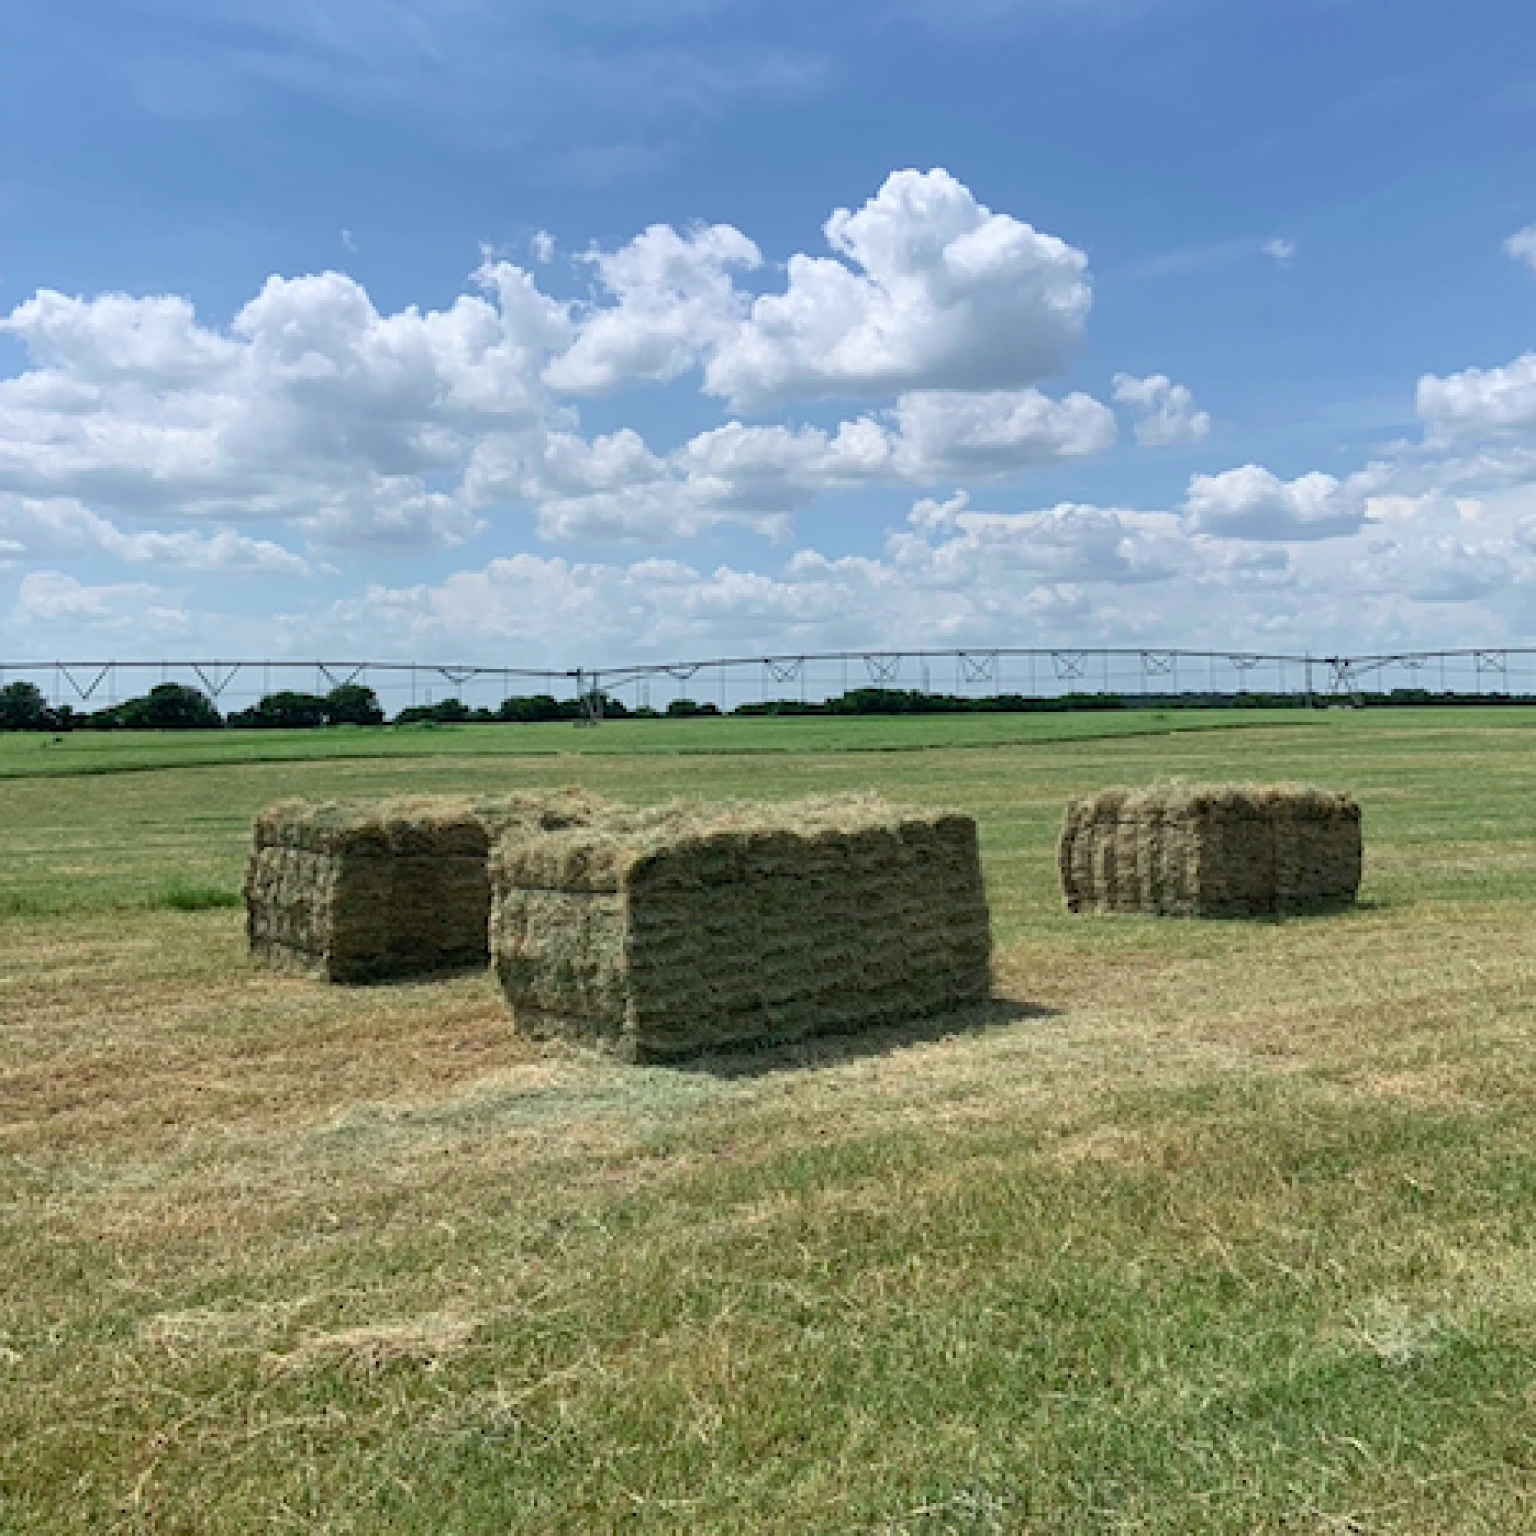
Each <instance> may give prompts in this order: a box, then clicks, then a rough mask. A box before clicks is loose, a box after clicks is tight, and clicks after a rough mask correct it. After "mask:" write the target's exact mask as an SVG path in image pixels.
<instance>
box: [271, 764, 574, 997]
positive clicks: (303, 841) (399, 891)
mask: <svg viewBox="0 0 1536 1536" xmlns="http://www.w3.org/2000/svg"><path fill="white" fill-rule="evenodd" d="M603 810H604V805H603V802H601V801H599V800H597V799H596V798H594V797H593V796H590V795H587V794H585V793H584V792H583V791H581V790H574V789H572V790H556V791H551V792H547V793H542V792H530V793H520V794H511V795H503V796H497V797H488V798H483V799H479V800H472V799H467V798H465V799H449V798H442V797H433V798H419V799H399V800H386V801H380V802H372V803H358V802H334V801H333V802H328V803H321V804H316V803H312V802H310V801H305V800H290V801H285V802H284V803H282V804H280V805H274V806H271V807H269V808H268V809H267V810H265V811H263V812H262V813H261V815H260V816H259V817H257V819H256V829H255V838H254V846H253V847H252V850H251V859H250V864H249V866H248V868H247V871H246V878H245V892H244V894H245V909H246V933H247V936H248V938H249V941H250V949H251V953H252V954H253V955H254V956H256V957H257V958H258V959H260V960H263V961H265V962H266V963H267V964H269V965H271V966H273V967H275V968H277V969H281V970H294V971H301V972H304V973H306V974H309V975H316V976H321V977H324V978H325V979H326V980H329V981H336V982H368V981H382V980H387V979H389V978H393V977H401V976H412V975H423V974H428V973H431V972H434V971H447V970H458V969H465V968H468V967H473V966H483V965H485V964H486V962H487V960H488V957H489V943H488V938H487V928H488V922H489V918H490V905H491V890H490V877H489V873H488V871H487V867H486V866H487V857H488V854H489V851H490V847H491V845H492V843H493V842H494V841H495V840H496V839H497V838H498V837H501V836H503V835H505V834H506V833H507V832H509V831H515V830H518V829H522V830H526V831H545V830H551V829H554V828H557V827H569V826H573V825H577V824H580V823H582V822H586V821H590V820H592V819H594V818H595V817H597V816H599V815H600V814H602V812H603Z"/></svg>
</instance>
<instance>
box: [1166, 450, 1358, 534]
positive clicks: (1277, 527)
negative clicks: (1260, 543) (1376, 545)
mask: <svg viewBox="0 0 1536 1536" xmlns="http://www.w3.org/2000/svg"><path fill="white" fill-rule="evenodd" d="M1184 511H1185V517H1186V520H1187V522H1188V525H1189V527H1190V529H1191V530H1192V531H1193V532H1196V533H1209V534H1215V535H1218V536H1220V537H1222V538H1229V539H1277V540H1282V541H1283V540H1292V539H1336V538H1342V537H1345V536H1347V535H1349V534H1353V533H1358V532H1359V531H1360V529H1361V527H1362V526H1363V525H1364V522H1365V511H1366V509H1365V498H1364V497H1363V496H1362V495H1361V494H1359V492H1358V490H1357V489H1356V488H1355V487H1354V486H1352V485H1351V484H1349V483H1348V482H1341V481H1339V480H1337V479H1335V478H1334V476H1332V475H1325V474H1321V473H1318V472H1315V471H1314V472H1313V473H1312V474H1308V475H1302V476H1301V477H1300V478H1298V479H1296V480H1281V479H1279V478H1278V477H1277V476H1275V475H1273V474H1271V473H1270V472H1269V470H1267V469H1261V468H1260V467H1259V466H1258V465H1257V464H1247V465H1244V466H1243V468H1241V469H1229V470H1227V471H1226V472H1225V473H1224V474H1220V475H1196V476H1195V477H1194V478H1193V479H1192V480H1191V481H1190V483H1189V495H1188V497H1187V498H1186V500H1185V503H1184Z"/></svg>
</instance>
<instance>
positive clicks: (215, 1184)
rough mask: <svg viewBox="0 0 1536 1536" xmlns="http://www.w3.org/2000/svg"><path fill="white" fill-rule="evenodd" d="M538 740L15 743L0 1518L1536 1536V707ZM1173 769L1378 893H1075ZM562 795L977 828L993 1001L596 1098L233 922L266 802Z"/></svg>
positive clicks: (497, 1015) (446, 1007) (585, 1071)
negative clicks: (1298, 817) (1234, 914)
mask: <svg viewBox="0 0 1536 1536" xmlns="http://www.w3.org/2000/svg"><path fill="white" fill-rule="evenodd" d="M1187 721H1196V722H1199V723H1202V724H1204V725H1205V726H1207V728H1206V729H1202V730H1199V731H1192V732H1183V731H1179V732H1174V733H1170V731H1169V726H1170V725H1183V724H1185V723H1186V722H1187ZM1227 724H1240V725H1243V726H1245V727H1247V728H1245V729H1240V730H1229V729H1221V728H1219V727H1221V726H1224V725H1227ZM1212 726H1214V727H1218V728H1216V729H1211V728H1209V727H1212ZM908 727H911V728H912V729H907V728H908ZM982 727H985V728H987V729H988V730H993V729H995V732H996V734H991V735H988V734H986V733H985V732H984V731H981V728H982ZM1068 728H1069V729H1068ZM1090 728H1096V730H1097V734H1095V733H1094V729H1090ZM1106 728H1107V729H1106ZM523 729H524V728H509V729H507V730H506V731H501V730H499V729H498V728H496V727H490V728H468V729H467V730H466V731H464V732H462V733H460V732H441V733H439V732H433V733H419V734H418V735H416V736H415V737H405V738H404V739H405V740H407V741H410V742H412V743H413V745H414V744H415V743H422V744H424V745H422V746H421V747H420V749H419V750H418V751H417V753H416V755H408V754H407V753H406V751H405V749H404V748H397V746H396V745H395V744H394V743H396V742H397V741H398V740H400V739H401V738H396V737H390V736H388V735H387V734H386V735H384V736H382V737H381V738H380V740H381V741H384V742H386V743H389V744H390V745H389V748H388V755H380V756H377V757H373V758H346V757H331V756H325V757H323V758H321V759H319V760H315V761H311V762H307V763H305V762H239V761H235V762H221V763H219V764H215V765H208V766H190V765H188V759H187V757H186V756H181V757H178V754H192V755H193V757H194V758H195V756H196V755H197V754H199V753H202V752H203V751H204V750H205V747H206V743H202V742H194V743H188V742H187V741H186V740H185V739H179V740H166V739H153V738H149V739H144V740H142V741H138V742H134V743H131V744H127V745H130V746H131V747H132V751H133V753H136V754H139V755H138V756H137V757H134V756H132V755H130V756H128V757H125V758H123V759H120V760H118V765H119V766H121V767H124V768H128V767H134V768H139V769H142V770H145V771H136V772H128V773H123V774H121V775H118V776H114V777H110V778H107V779H102V778H99V777H96V776H94V775H92V776H81V775H79V774H78V773H75V772H73V771H71V772H67V773H64V774H59V773H58V772H56V771H54V772H47V773H44V774H42V775H40V776H33V777H19V776H15V775H16V774H17V773H18V770H17V768H16V764H17V763H18V762H20V761H22V760H23V758H22V756H20V755H18V756H14V757H12V756H8V754H11V753H12V752H13V743H12V742H10V741H4V742H0V773H8V774H11V775H12V777H10V778H8V779H7V780H6V781H5V782H4V783H3V784H0V813H3V814H0V1244H3V1251H4V1253H5V1255H6V1267H5V1269H4V1270H0V1274H4V1276H5V1280H4V1283H3V1284H0V1530H3V1531H5V1532H6V1533H9V1532H10V1531H12V1530H14V1531H17V1532H34V1531H35V1532H39V1533H44V1532H47V1533H63V1532H92V1533H96V1532H118V1531H121V1532H141V1531H142V1532H150V1531H154V1532H157V1533H180V1532H185V1533H192V1532H197V1533H213V1536H220V1533H236V1532H238V1533H246V1532H250V1531H255V1530H261V1531H277V1532H288V1531H291V1532H295V1533H297V1532H301V1531H302V1532H306V1533H310V1532H325V1533H341V1532H348V1533H351V1532H369V1533H373V1532H388V1533H422V1536H427V1533H432V1536H457V1533H465V1536H468V1533H476V1536H479V1533H487V1536H488V1533H492V1532H494V1533H497V1536H502V1533H519V1532H528V1533H535V1532H537V1533H543V1532H554V1531H559V1532H586V1531H593V1532H606V1531H648V1532H680V1531H688V1532H703V1533H710V1532H720V1533H725V1532H733V1533H734V1532H743V1531H754V1532H755V1531H768V1532H784V1533H788V1532H796V1533H799V1532H828V1533H831V1532H849V1531H868V1532H886V1533H907V1532H912V1533H919V1532H921V1533H924V1536H937V1533H940V1532H944V1533H950V1532H966V1533H983V1532H1009V1533H1015V1532H1029V1533H1083V1536H1089V1533H1101V1532H1113V1533H1126V1536H1129V1533H1133V1532H1134V1533H1138V1536H1140V1533H1167V1536H1172V1533H1184V1532H1211V1533H1216V1532H1221V1533H1238V1532H1244V1533H1247V1532H1275V1533H1281V1532H1286V1533H1291V1532H1317V1533H1326V1532H1371V1533H1378V1532H1379V1533H1388V1532H1393V1533H1395V1532H1404V1533H1407V1532H1413V1533H1431V1532H1433V1533H1442V1532H1487V1533H1494V1532H1499V1533H1507V1532H1514V1531H1521V1530H1528V1529H1533V1528H1536V1386H1533V1383H1536V1064H1533V1063H1536V1050H1533V1047H1536V1018H1533V1001H1536V942H1533V940H1536V916H1533V911H1536V909H1533V900H1536V824H1533V823H1532V821H1531V816H1530V806H1531V804H1532V798H1533V797H1532V790H1533V764H1536V757H1533V755H1532V748H1533V747H1536V711H1533V712H1526V711H1523V710H1509V711H1500V712H1492V711H1489V712H1479V711H1466V712H1440V711H1424V712H1415V713H1411V714H1410V713H1406V712H1396V711H1394V712H1391V713H1386V712H1383V713H1380V714H1371V713H1366V714H1356V713H1349V714H1345V713H1338V714H1328V715H1324V716H1293V715H1284V716H1280V717H1275V718H1268V719H1260V720H1252V719H1249V718H1247V717H1236V718H1234V717H1223V716H1212V717H1206V716H1189V717H1174V718H1173V719H1172V720H1165V721H1159V720H1157V719H1155V718H1153V717H1150V716H1126V717H1118V718H1113V719H1109V720H1106V719H1104V718H1102V717H1044V718H1039V719H1031V718H1029V717H1014V718H1013V719H1011V720H1002V721H999V720H991V719H982V720H969V719H967V720H960V721H953V720H947V719H946V720H939V721H926V722H909V721H875V722H842V721H835V722H823V721H796V722H782V721H765V722H746V721H728V722H710V721H685V722H665V723H661V724H659V725H658V727H657V728H656V730H655V731H654V733H652V732H651V731H650V730H649V728H645V729H640V728H631V727H619V726H611V727H606V728H604V729H603V730H602V731H599V732H576V731H573V730H571V729H570V728H569V727H565V728H560V730H561V733H562V734H561V735H560V736H559V737H554V736H552V737H551V739H552V740H559V741H564V742H565V743H567V745H565V746H564V747H560V748H559V749H558V750H559V751H560V753H561V755H560V756H559V757H558V758H555V757H552V756H551V755H550V754H549V751H547V750H546V749H545V748H544V747H543V746H542V744H541V742H540V740H535V739H532V738H527V741H528V747H527V749H526V750H512V749H511V748H510V747H509V745H508V742H509V741H512V742H520V741H524V740H525V738H524V736H523ZM531 729H532V730H534V731H535V732H537V731H538V730H539V729H540V728H531ZM631 729H634V730H636V734H635V735H632V736H629V735H626V734H625V733H626V732H628V731H630V730H631ZM1005 729H1012V730H1016V731H1018V732H1019V733H1020V734H1019V736H1018V737H1016V738H1013V739H1010V738H1007V737H1006V736H1005V735H1004V734H1002V733H1003V731H1004V730H1005ZM1061 729H1067V736H1066V737H1064V736H1063V735H1061V734H1057V732H1058V730H1061ZM711 731H719V732H721V733H722V734H720V735H716V736H711V735H710V734H709V733H710V732H711ZM978 732H980V734H978ZM1031 732H1034V734H1031ZM754 733H760V734H754ZM1073 733H1076V734H1075V735H1073ZM1068 738H1070V739H1068ZM221 740H222V739H221ZM307 740H308V745H309V746H310V747H311V748H312V749H318V750H320V751H322V752H324V753H327V754H328V753H329V752H330V751H331V750H332V747H331V738H321V739H316V738H313V737H311V738H308V739H307ZM461 740H463V741H465V742H467V743H471V744H478V745H476V746H475V749H474V750H469V749H468V748H465V749H462V750H461V748H460V746H459V745H458V743H459V742H460V741H461ZM108 741H109V746H108V747H104V748H101V749H100V750H102V751H104V752H105V751H109V750H110V749H111V747H112V746H118V747H123V745H124V744H122V743H113V742H112V741H111V739H110V738H109V739H108ZM573 742H574V749H573V746H572V743H573ZM626 743H628V745H626ZM304 744H305V743H304V742H301V741H285V742H283V743H281V745H282V747H283V750H285V751H287V750H289V749H290V748H291V749H292V750H294V751H297V750H299V749H300V747H302V746H303V745H304ZM726 745H730V746H732V747H733V748H735V749H737V750H731V751H726V750H722V748H723V747H724V746H726ZM918 745H927V746H928V747H929V750H925V751H913V750H895V749H897V748H911V747H916V746H918ZM764 749H766V750H771V751H772V752H773V753H774V756H773V757H772V758H771V760H766V761H765V759H764V757H763V755H762V752H763V750H764ZM15 750H17V751H18V752H19V749H15ZM29 750H31V751H33V752H34V753H35V752H37V751H38V750H39V749H37V748H36V747H35V746H34V747H31V748H29ZM157 754H158V755H159V758H160V760H161V761H162V763H163V764H174V763H179V764H181V766H161V767H158V768H154V769H153V770H150V769H149V768H148V765H149V763H151V762H153V761H154V760H155V759H156V755H157ZM102 761H103V762H105V761H106V759H105V758H104V759H102ZM26 771H30V770H26ZM1175 775H1177V776H1182V777H1186V778H1210V777H1215V778H1237V779H1255V778H1266V779H1268V778H1301V779H1308V780H1313V781H1315V782H1318V783H1321V784H1324V785H1329V786H1337V787H1346V788H1353V789H1355V790H1357V792H1358V793H1359V794H1360V796H1361V799H1362V801H1363V803H1364V806H1365V818H1366V820H1365V825H1366V838H1367V879H1366V887H1365V892H1364V894H1365V898H1366V900H1365V903H1364V905H1363V906H1362V908H1361V910H1360V911H1358V912H1355V913H1353V914H1349V915H1347V916H1344V917H1339V918H1334V919H1309V920H1304V921H1296V922H1285V923H1256V924H1229V923H1207V924H1197V923H1172V922H1170V923H1157V922H1150V921H1141V920H1083V919H1071V918H1069V917H1067V916H1066V915H1064V914H1063V913H1062V912H1061V910H1060V903H1059V897H1058V896H1057V894H1056V890H1055V884H1054V876H1053V870H1052V841H1053V836H1054V832H1055V829H1056V825H1057V823H1058V820H1059V815H1060V808H1061V803H1062V800H1063V799H1064V797H1065V795H1066V794H1067V793H1069V792H1072V791H1076V790H1081V789H1088V788H1092V787H1095V786H1098V785H1102V784H1108V783H1116V782H1130V783H1145V782H1149V781H1151V780H1154V779H1156V778H1160V777H1169V776H1175ZM567 782H578V783H582V784H586V785H588V786H589V787H591V788H594V789H597V790H601V791H605V792H608V793H611V794H616V795H618V796H620V797H627V798H631V799H635V800H655V799H660V798H664V797H666V796H669V795H672V794H678V793H701V794H704V793H707V794H714V793H723V794H761V795H773V796H788V795H793V794H798V793H805V792H811V791H821V790H833V789H842V788H853V787H868V786H873V787H877V788H879V789H882V790H884V791H885V792H887V793H889V794H891V795H893V796H895V797H898V798H904V799H910V800H918V801H923V802H930V801H940V802H945V803H951V804H958V805H960V806H963V807H966V808H969V809H971V810H973V811H974V812H975V813H976V814H977V815H978V817H979V819H980V822H981V827H982V833H983V842H984V849H985V855H986V859H987V869H988V877H989V884H990V887H991V893H992V898H993V904H994V913H995V917H996V928H997V933H998V938H999V941H1000V954H999V992H1000V1002H999V1004H998V1006H997V1007H996V1008H994V1009H992V1010H989V1011H985V1012H983V1013H981V1014H978V1015H975V1016H973V1017H969V1018H964V1019H957V1020H954V1021H951V1024H950V1027H949V1029H948V1030H947V1031H945V1032H927V1031H921V1030H916V1029H913V1030H908V1031H892V1032H888V1033H886V1034H884V1035H881V1036H878V1037H874V1038H872V1039H870V1040H867V1041H854V1042H847V1041H844V1042H837V1041H833V1042H825V1043H823V1044H820V1045H817V1046H811V1047H803V1048H800V1049H798V1050H794V1051H785V1052H779V1053H772V1054H770V1055H768V1056H765V1057H762V1058H758V1059H755V1060H746V1061H722V1062H715V1063H706V1064H703V1065H702V1066H701V1067H699V1068H697V1069H692V1070H665V1069H627V1068H623V1067H619V1066H616V1065H614V1064H611V1063H608V1062H606V1061H603V1060H601V1059H599V1058H594V1057H588V1056H586V1055H583V1054H581V1053H578V1052H573V1051H569V1050H561V1049H556V1048H540V1047H534V1046H530V1045H528V1044H527V1043H526V1042H522V1041H519V1040H518V1038H517V1037H516V1036H515V1035H514V1034H513V1033H512V1032H511V1030H510V1028H509V1027H508V1023H507V1021H506V1018H505V1015H504V1011H503V1009H502V1006H501V1004H500V1002H499V999H498V998H497V997H496V995H495V992H494V989H493V988H492V987H491V986H490V984H489V982H488V980H487V978H484V977H468V978H458V979H455V980H452V981H449V982H444V983H440V984H432V985H412V986H399V987H386V988H370V989H364V990H362V991H355V992H348V991H344V990H341V989H326V988H321V987H318V986H315V985H312V984H310V983H306V982H303V981H299V980H294V979H291V978H284V977H275V976H271V975H267V974H264V973H261V972H255V971H252V970H250V969H249V968H248V967H247V965H246V963H245V961H244V957H243V955H242V952H241V943H242V939H241V928H240V916H239V914H238V913H237V912H233V911H227V910H220V909H219V906H220V905H221V904H222V902H224V901H226V900H229V899H231V897H232V893H233V892H234V891H235V890H236V889H237V888H238V882H239V878H240V868H241V862H242V859H243V851H244V846H245V839H246V837H247V835H248V827H249V818H250V815H251V813H252V811H253V810H254V809H255V808H256V807H258V806H259V805H261V804H263V803H265V802H266V801H267V800H269V799H272V798H275V797H277V796H279V795H283V794H292V793H295V792H306V793H315V794H373V793H391V792H396V791H399V790H405V789H413V790H414V789H431V790H436V789H442V790H448V789H467V790H479V789H487V788H494V787H499V786H507V787H514V786H517V785H524V784H529V785H532V784H558V783H567ZM203 900H207V901H208V903H209V906H210V909H209V910H186V908H187V907H193V908H195V907H197V906H198V905H199V903H200V902H202V901H203Z"/></svg>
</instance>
